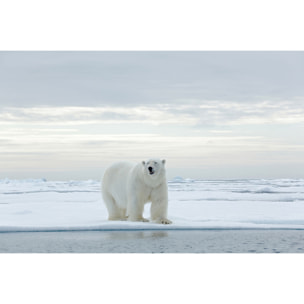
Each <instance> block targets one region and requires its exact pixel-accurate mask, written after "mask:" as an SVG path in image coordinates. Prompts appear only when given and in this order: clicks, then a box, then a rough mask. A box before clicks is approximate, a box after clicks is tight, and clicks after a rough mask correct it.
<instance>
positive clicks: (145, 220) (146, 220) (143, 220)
mask: <svg viewBox="0 0 304 304" xmlns="http://www.w3.org/2000/svg"><path fill="white" fill-rule="evenodd" d="M139 221H140V222H145V223H146V222H149V220H148V219H146V218H144V217H143V218H141V219H139Z"/></svg>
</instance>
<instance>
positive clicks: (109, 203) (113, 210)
mask: <svg viewBox="0 0 304 304" xmlns="http://www.w3.org/2000/svg"><path fill="white" fill-rule="evenodd" d="M102 197H103V201H104V203H105V205H106V207H107V209H108V213H109V217H108V220H109V221H121V220H124V221H125V220H126V219H127V217H126V209H122V208H119V207H118V206H117V204H116V202H115V200H114V198H113V196H112V195H111V194H109V193H107V192H106V191H105V192H103V193H102Z"/></svg>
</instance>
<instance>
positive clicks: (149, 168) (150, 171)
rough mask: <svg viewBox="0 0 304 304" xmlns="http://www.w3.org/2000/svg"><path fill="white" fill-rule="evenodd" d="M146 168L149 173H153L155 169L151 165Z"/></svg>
mask: <svg viewBox="0 0 304 304" xmlns="http://www.w3.org/2000/svg"><path fill="white" fill-rule="evenodd" d="M148 170H149V174H151V175H152V174H154V173H155V171H154V169H153V168H152V167H148Z"/></svg>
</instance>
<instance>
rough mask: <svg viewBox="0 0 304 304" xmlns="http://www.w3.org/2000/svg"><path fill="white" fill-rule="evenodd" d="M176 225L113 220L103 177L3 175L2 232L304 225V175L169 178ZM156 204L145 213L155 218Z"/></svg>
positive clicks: (171, 210) (0, 198)
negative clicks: (14, 177) (64, 178)
mask: <svg viewBox="0 0 304 304" xmlns="http://www.w3.org/2000/svg"><path fill="white" fill-rule="evenodd" d="M168 186H169V219H171V220H172V221H173V224H172V225H160V224H155V223H151V222H149V223H138V222H127V221H116V222H113V221H108V220H107V210H106V208H105V206H104V204H103V202H102V199H101V193H100V182H99V181H94V180H88V181H46V180H45V179H27V180H9V179H2V180H0V232H15V231H70V230H79V231H84V230H168V229H170V230H171V229H173V230H178V229H182V230H190V229H260V228H261V229H304V179H276V180H191V179H186V180H184V179H183V178H181V177H178V178H176V179H174V180H172V181H169V182H168ZM149 207H150V204H147V205H146V208H145V214H144V215H145V216H146V217H149Z"/></svg>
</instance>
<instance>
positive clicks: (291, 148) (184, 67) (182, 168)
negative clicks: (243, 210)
mask: <svg viewBox="0 0 304 304" xmlns="http://www.w3.org/2000/svg"><path fill="white" fill-rule="evenodd" d="M303 80H304V52H295V51H282V52H280V51H252V52H251V51H227V52H226V51H195V52H193V51H166V52H162V51H92V52H89V51H73V52H72V51H71V52H70V51H15V52H13V51H1V52H0V168H1V170H0V179H2V178H16V179H19V178H46V179H50V180H64V179H99V178H101V176H102V174H103V172H104V169H105V168H106V167H107V166H109V165H110V164H111V163H112V162H115V161H118V160H130V161H136V162H139V161H141V160H145V159H148V158H150V157H158V158H162V159H166V166H167V174H168V178H169V179H171V178H173V177H175V176H182V177H184V178H202V179H235V178H303V172H304V85H303V83H304V81H303Z"/></svg>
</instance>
